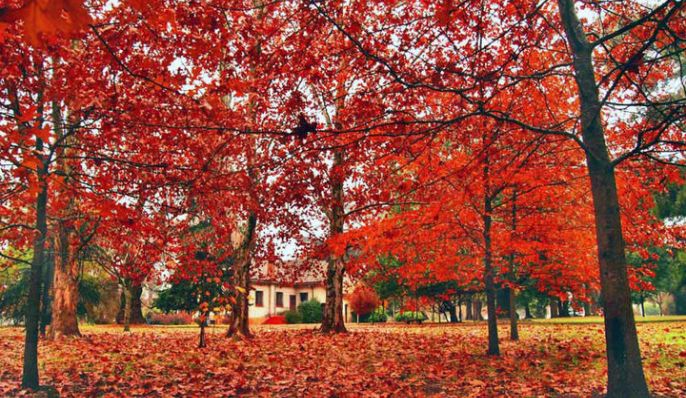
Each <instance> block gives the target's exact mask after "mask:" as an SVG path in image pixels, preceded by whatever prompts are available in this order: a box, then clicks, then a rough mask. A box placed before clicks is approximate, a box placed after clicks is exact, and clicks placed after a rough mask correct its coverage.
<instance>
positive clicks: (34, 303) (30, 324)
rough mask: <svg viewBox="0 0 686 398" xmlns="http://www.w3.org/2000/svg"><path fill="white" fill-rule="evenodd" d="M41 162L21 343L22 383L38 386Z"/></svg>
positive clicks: (44, 195) (44, 231) (43, 204)
mask: <svg viewBox="0 0 686 398" xmlns="http://www.w3.org/2000/svg"><path fill="white" fill-rule="evenodd" d="M36 152H37V153H38V154H41V153H42V152H43V142H42V140H41V139H40V138H36ZM38 156H39V158H40V159H41V163H40V165H39V166H38V170H37V174H38V184H40V188H39V191H38V194H37V195H36V234H35V235H34V236H35V237H34V239H33V259H32V261H31V273H30V277H29V292H28V298H27V302H26V304H27V305H26V320H25V323H26V335H25V342H24V364H23V370H22V378H21V386H22V387H23V388H31V389H37V388H38V386H39V382H38V380H39V379H38V321H39V319H40V301H41V284H42V283H41V282H42V280H41V278H42V277H43V264H44V262H45V240H46V238H47V235H48V223H47V205H48V181H47V175H46V174H47V173H46V166H45V165H44V164H43V162H42V161H43V155H38Z"/></svg>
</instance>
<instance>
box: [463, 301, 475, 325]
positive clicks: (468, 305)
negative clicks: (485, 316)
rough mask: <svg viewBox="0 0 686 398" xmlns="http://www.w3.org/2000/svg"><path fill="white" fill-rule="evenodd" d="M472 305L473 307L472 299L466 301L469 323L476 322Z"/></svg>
mask: <svg viewBox="0 0 686 398" xmlns="http://www.w3.org/2000/svg"><path fill="white" fill-rule="evenodd" d="M472 305H473V304H472V299H471V297H470V298H468V299H467V300H466V301H465V307H466V314H465V319H466V320H468V321H472V320H474V315H473V313H472Z"/></svg>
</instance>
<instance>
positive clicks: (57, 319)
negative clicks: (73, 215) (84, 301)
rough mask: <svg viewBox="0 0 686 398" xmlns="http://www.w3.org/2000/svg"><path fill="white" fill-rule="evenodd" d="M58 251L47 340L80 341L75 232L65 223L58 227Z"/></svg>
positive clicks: (60, 223)
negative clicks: (73, 237) (72, 240)
mask: <svg viewBox="0 0 686 398" xmlns="http://www.w3.org/2000/svg"><path fill="white" fill-rule="evenodd" d="M57 229H58V237H57V238H58V251H57V254H58V255H57V261H56V264H55V275H54V279H53V300H52V323H51V324H50V331H49V333H48V337H49V338H50V339H53V340H54V339H59V338H61V337H80V336H81V332H80V331H79V322H78V317H77V307H78V302H79V268H78V264H77V262H76V261H75V259H74V258H73V257H74V256H73V255H72V252H71V245H70V240H71V235H72V234H73V231H72V228H70V227H68V226H67V225H66V223H65V222H64V221H61V222H59V224H58V227H57Z"/></svg>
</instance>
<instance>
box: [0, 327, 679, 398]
mask: <svg viewBox="0 0 686 398" xmlns="http://www.w3.org/2000/svg"><path fill="white" fill-rule="evenodd" d="M638 328H639V335H640V338H641V343H642V349H643V354H644V362H645V368H646V372H647V377H648V379H649V383H650V385H651V388H652V390H653V391H654V392H655V393H656V394H657V395H659V396H669V397H677V396H684V394H686V323H684V322H670V323H648V324H639V326H638ZM350 329H351V332H350V333H348V334H346V335H339V336H325V335H320V334H317V333H313V331H312V330H311V327H308V328H306V329H305V328H294V327H289V326H284V327H258V328H255V330H256V338H255V339H254V340H253V341H249V342H246V341H238V340H228V339H226V338H224V337H223V335H222V331H223V330H222V329H220V328H216V329H213V330H210V335H209V341H208V342H209V347H208V348H206V349H197V348H196V344H197V337H198V336H197V329H196V328H188V327H187V328H169V327H144V328H135V329H134V330H133V332H131V333H123V332H121V330H120V327H118V326H106V327H102V326H101V327H85V328H84V336H85V337H83V338H81V339H76V340H65V341H60V342H42V343H41V347H40V372H41V377H42V382H43V384H47V385H52V386H54V387H55V388H56V389H57V390H58V391H59V393H60V394H61V396H65V397H69V396H112V397H114V396H127V397H129V396H146V397H156V396H160V397H162V396H164V397H174V396H179V397H180V396H204V397H215V396H217V397H226V396H235V395H245V396H265V397H267V396H269V397H271V396H289V397H290V396H308V397H334V396H336V397H347V396H350V397H358V396H369V397H376V396H379V397H385V396H397V397H408V396H432V395H434V396H445V395H447V396H464V397H487V396H498V397H507V396H510V397H515V396H516V397H520V396H524V397H539V396H545V397H556V396H559V397H576V396H584V397H586V396H594V395H600V394H602V392H603V385H604V383H605V366H604V356H603V355H604V353H603V332H602V329H601V325H598V324H580V325H575V324H569V325H557V324H555V325H552V324H526V325H523V326H522V330H521V337H522V340H521V341H520V342H510V341H508V340H507V339H506V338H502V339H501V344H502V346H501V349H502V352H503V355H502V356H501V357H500V358H494V357H488V356H486V355H485V343H486V342H485V325H484V324H464V325H455V326H448V325H445V324H443V325H424V326H405V325H376V326H356V325H352V326H351V327H350ZM500 332H501V335H502V336H507V327H506V326H505V325H502V327H501V328H500ZM22 337H23V336H22V330H21V329H19V328H0V352H2V356H1V357H0V396H3V397H5V396H15V395H20V394H22V392H21V391H20V390H19V389H18V384H19V380H20V367H21V348H22Z"/></svg>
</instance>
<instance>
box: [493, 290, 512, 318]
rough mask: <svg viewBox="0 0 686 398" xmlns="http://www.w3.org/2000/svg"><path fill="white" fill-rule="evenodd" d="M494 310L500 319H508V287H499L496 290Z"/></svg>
mask: <svg viewBox="0 0 686 398" xmlns="http://www.w3.org/2000/svg"><path fill="white" fill-rule="evenodd" d="M495 292H496V308H497V310H499V311H497V313H498V315H500V317H501V318H502V319H508V318H509V317H510V288H509V287H499V288H496V291H495Z"/></svg>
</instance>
